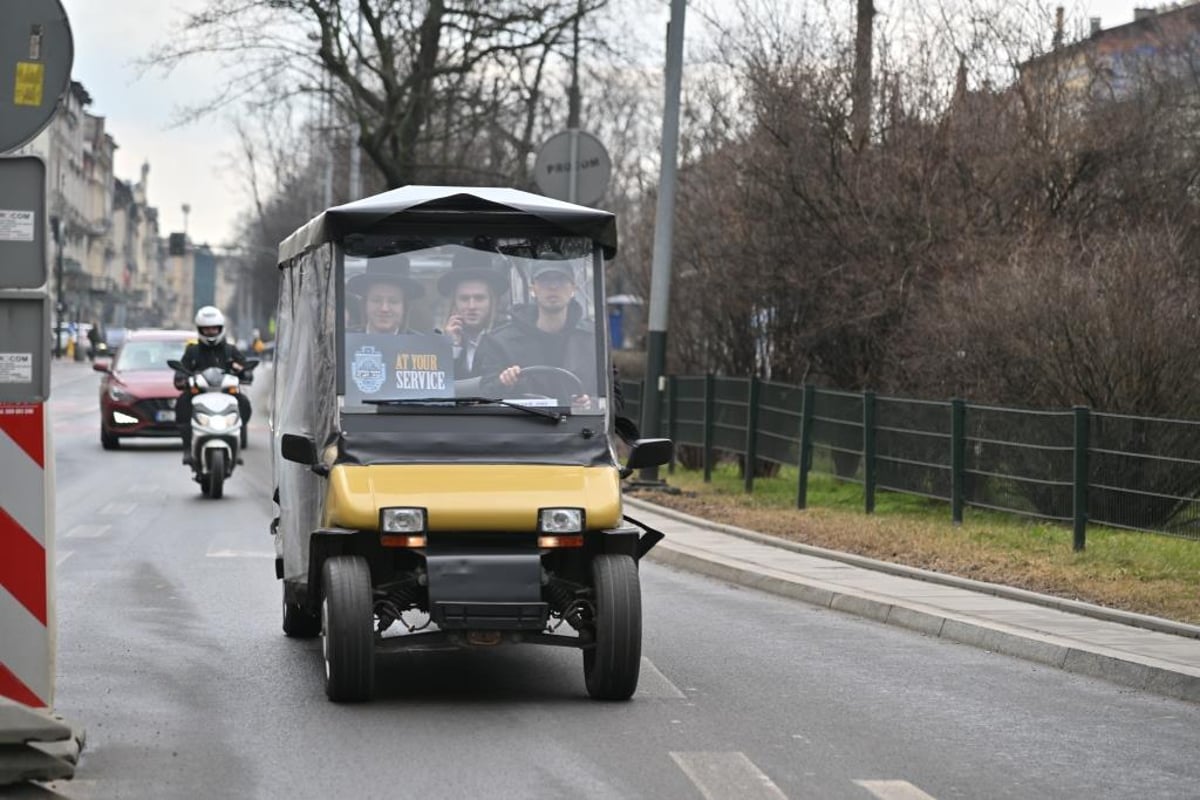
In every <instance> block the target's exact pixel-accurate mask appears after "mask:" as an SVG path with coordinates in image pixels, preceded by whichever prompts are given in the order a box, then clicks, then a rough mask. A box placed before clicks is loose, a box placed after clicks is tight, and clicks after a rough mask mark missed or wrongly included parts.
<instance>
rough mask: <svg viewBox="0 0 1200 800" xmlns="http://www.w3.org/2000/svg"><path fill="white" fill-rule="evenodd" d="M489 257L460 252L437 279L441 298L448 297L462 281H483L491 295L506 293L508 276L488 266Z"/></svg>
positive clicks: (474, 252)
mask: <svg viewBox="0 0 1200 800" xmlns="http://www.w3.org/2000/svg"><path fill="white" fill-rule="evenodd" d="M489 261H490V257H489V256H488V255H487V254H486V253H482V252H480V251H477V250H460V251H458V252H457V253H455V254H454V260H453V261H451V262H450V270H449V271H448V272H446V274H444V275H442V277H440V278H438V282H437V287H438V291H439V292H441V293H442V296H444V297H449V296H450V295H452V294H454V289H455V287H456V286H458V284H460V283H462V282H463V281H483V282H484V283H486V284H487V285H488V286H489V287H490V288H491V290H492V294H495V295H501V294H503V293H504V292H506V291H508V288H509V286H508V276H507V275H506V274H505V273H504V272H503V271H501V270H498V269H495V268H494V267H492V266H489V264H488V262H489Z"/></svg>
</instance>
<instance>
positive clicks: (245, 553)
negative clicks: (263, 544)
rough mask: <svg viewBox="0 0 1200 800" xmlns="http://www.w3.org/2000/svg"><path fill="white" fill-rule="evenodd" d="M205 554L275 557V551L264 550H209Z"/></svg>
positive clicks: (219, 556)
mask: <svg viewBox="0 0 1200 800" xmlns="http://www.w3.org/2000/svg"><path fill="white" fill-rule="evenodd" d="M204 555H206V556H208V557H209V558H274V557H275V554H274V553H267V552H265V551H262V550H230V549H228V548H226V549H224V550H209V551H208V552H207V553H205V554H204Z"/></svg>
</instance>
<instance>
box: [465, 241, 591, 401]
mask: <svg viewBox="0 0 1200 800" xmlns="http://www.w3.org/2000/svg"><path fill="white" fill-rule="evenodd" d="M531 277H532V283H531V287H530V288H531V292H532V294H533V303H531V304H528V305H524V306H520V307H518V308H515V309H513V315H512V320H511V321H510V322H509V323H508V324H507V325H504V326H503V327H500V328H497V329H495V330H494V331H492V333H491V334H489V335H488V336H485V337H484V338H483V340H482V341H481V342H480V345H479V352H478V353H477V354H476V363H477V368H478V372H479V374H480V375H482V376H483V377H484V386H485V388H487V387H488V386H489V385H492V386H494V385H495V384H497V383H498V384H499V385H500V386H502V387H504V388H512V387H514V386H516V385H517V382H518V380H520V376H521V368H522V367H532V366H549V367H560V368H562V369H566V370H568V371H570V372H573V373H574V374H575V375H576V376H577V377H578V378H579V379H580V380H581V381H582V382H583V385H584V387H585V391H586V392H587V393H588V394H583V395H576V396H575V397H574V398H572V403H573V405H584V404H587V403H589V402H590V398H589V396H588V395H589V394H591V395H594V394H595V392H596V388H595V387H596V331H595V327H594V326H593V325H592V322H591V321H590V320H585V319H583V309H581V308H580V307H579V304H578V303H576V302H574V298H575V275H574V271H573V268H572V266H571V264H570V262H567V261H539V262H537V263H536V265H535V266H534V267H533V269H532V271H531Z"/></svg>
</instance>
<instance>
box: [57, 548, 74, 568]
mask: <svg viewBox="0 0 1200 800" xmlns="http://www.w3.org/2000/svg"><path fill="white" fill-rule="evenodd" d="M74 553H75V551H74V550H63V551H62V552H60V553H59V554H58V557H57V558H55V559H54V566H56V567H61V566H62V565H63V562H64V561H66V560H67V559H68V558H70V557H71V556H72V555H74Z"/></svg>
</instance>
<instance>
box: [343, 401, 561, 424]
mask: <svg viewBox="0 0 1200 800" xmlns="http://www.w3.org/2000/svg"><path fill="white" fill-rule="evenodd" d="M363 402H364V403H366V404H367V405H372V406H385V407H386V406H438V405H453V406H492V405H495V406H508V407H509V408H515V409H518V410H520V411H524V412H525V413H526V414H532V415H533V416H535V417H543V418H545V419H549V420H553V421H555V422H562V421H563V420H564V419H566V418H567V415H566V414H564V413H562V412H561V411H551V410H550V409H548V408H542V407H540V406H527V405H524V404H522V403H514V402H513V401H512V400H502V399H500V398H499V397H415V398H414V397H405V398H396V399H392V400H363Z"/></svg>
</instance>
